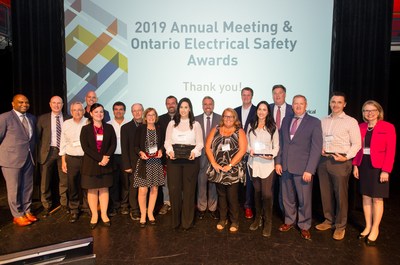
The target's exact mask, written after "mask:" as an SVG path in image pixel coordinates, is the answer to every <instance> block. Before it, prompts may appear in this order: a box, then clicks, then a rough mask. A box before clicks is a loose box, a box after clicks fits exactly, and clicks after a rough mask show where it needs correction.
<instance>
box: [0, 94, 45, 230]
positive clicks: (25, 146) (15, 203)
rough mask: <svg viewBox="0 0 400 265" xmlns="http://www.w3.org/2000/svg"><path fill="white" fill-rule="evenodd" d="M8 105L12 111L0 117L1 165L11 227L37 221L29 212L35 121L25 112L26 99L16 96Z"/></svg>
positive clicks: (31, 190)
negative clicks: (12, 218)
mask: <svg viewBox="0 0 400 265" xmlns="http://www.w3.org/2000/svg"><path fill="white" fill-rule="evenodd" d="M11 104H12V107H13V109H12V110H11V111H9V112H6V113H3V114H1V115H0V166H1V170H2V172H3V176H4V179H5V180H6V187H7V198H8V205H9V206H10V210H11V214H12V215H13V217H14V224H16V225H18V226H27V225H30V224H31V223H33V222H36V221H37V218H36V217H35V216H34V215H33V214H32V212H31V204H32V192H33V168H34V164H35V163H34V159H33V154H34V149H35V139H36V132H35V131H36V128H35V126H36V118H35V116H33V115H32V114H29V113H27V111H28V109H29V100H28V98H27V97H26V96H24V95H22V94H17V95H15V96H14V98H13V101H12V103H11Z"/></svg>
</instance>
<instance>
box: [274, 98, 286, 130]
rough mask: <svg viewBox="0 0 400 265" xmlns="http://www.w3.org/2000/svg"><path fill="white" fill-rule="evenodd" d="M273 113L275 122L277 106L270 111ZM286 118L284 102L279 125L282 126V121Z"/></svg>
mask: <svg viewBox="0 0 400 265" xmlns="http://www.w3.org/2000/svg"><path fill="white" fill-rule="evenodd" d="M272 111H273V112H274V120H275V122H276V113H277V112H278V105H276V104H275V105H274V109H273V110H272ZM285 116H286V102H285V103H283V104H282V105H281V121H280V125H281V126H282V120H283V118H285Z"/></svg>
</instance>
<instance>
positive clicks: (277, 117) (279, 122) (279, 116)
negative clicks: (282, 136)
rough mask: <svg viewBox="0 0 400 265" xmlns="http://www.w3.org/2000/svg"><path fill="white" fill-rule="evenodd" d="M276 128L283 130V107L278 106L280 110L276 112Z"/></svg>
mask: <svg viewBox="0 0 400 265" xmlns="http://www.w3.org/2000/svg"><path fill="white" fill-rule="evenodd" d="M275 121H276V127H278V130H279V129H280V128H281V106H278V110H277V111H276V118H275Z"/></svg>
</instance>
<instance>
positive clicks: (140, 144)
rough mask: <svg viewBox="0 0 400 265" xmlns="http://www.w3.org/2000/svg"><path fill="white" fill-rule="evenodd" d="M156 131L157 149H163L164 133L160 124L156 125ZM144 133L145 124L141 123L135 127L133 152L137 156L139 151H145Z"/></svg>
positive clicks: (145, 132) (145, 130) (145, 131)
mask: <svg viewBox="0 0 400 265" xmlns="http://www.w3.org/2000/svg"><path fill="white" fill-rule="evenodd" d="M156 133H157V150H160V149H161V150H163V149H164V140H165V135H164V134H163V133H162V129H161V126H160V125H156ZM146 134H147V124H141V125H140V126H139V127H138V128H137V129H136V135H135V144H134V145H135V146H134V152H135V154H136V155H138V156H139V152H140V151H142V152H146V148H145V143H146Z"/></svg>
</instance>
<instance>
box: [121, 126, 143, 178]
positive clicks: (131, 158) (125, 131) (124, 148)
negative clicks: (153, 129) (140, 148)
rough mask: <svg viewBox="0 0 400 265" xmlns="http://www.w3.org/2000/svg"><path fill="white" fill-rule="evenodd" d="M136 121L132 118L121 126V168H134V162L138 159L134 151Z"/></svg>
mask: <svg viewBox="0 0 400 265" xmlns="http://www.w3.org/2000/svg"><path fill="white" fill-rule="evenodd" d="M136 130H137V127H136V123H135V121H134V120H131V121H130V122H128V123H126V124H124V125H122V127H121V154H122V169H123V170H127V169H132V170H135V167H136V162H137V160H138V159H139V156H138V155H137V153H135V137H136Z"/></svg>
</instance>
